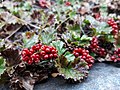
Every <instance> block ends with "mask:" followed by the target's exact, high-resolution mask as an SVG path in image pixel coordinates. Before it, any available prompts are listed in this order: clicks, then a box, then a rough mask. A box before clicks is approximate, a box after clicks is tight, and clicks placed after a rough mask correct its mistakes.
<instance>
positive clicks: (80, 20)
mask: <svg viewBox="0 0 120 90" xmlns="http://www.w3.org/2000/svg"><path fill="white" fill-rule="evenodd" d="M80 16H81V15H80ZM80 16H78V19H79V26H80V30H81V31H82V33H83V34H84V35H85V32H84V30H83V29H82V27H81V25H82V23H81V22H82V19H80Z"/></svg>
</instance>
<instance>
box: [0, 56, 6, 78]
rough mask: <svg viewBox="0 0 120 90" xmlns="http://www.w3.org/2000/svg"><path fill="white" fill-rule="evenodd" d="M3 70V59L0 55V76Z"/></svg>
mask: <svg viewBox="0 0 120 90" xmlns="http://www.w3.org/2000/svg"><path fill="white" fill-rule="evenodd" d="M4 71H5V60H4V58H3V57H0V76H1V74H3V73H4Z"/></svg>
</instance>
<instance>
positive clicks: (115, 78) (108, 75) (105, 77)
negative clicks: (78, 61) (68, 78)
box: [0, 63, 120, 90]
mask: <svg viewBox="0 0 120 90" xmlns="http://www.w3.org/2000/svg"><path fill="white" fill-rule="evenodd" d="M0 90H7V89H2V88H0ZM34 90H120V68H117V67H114V66H112V65H110V64H105V63H96V64H95V65H94V66H93V68H92V69H91V70H90V73H89V77H88V78H87V79H86V80H85V81H84V82H82V83H78V84H67V83H65V81H64V80H63V79H61V78H50V79H49V80H48V82H46V83H42V84H39V85H36V86H35V88H34Z"/></svg>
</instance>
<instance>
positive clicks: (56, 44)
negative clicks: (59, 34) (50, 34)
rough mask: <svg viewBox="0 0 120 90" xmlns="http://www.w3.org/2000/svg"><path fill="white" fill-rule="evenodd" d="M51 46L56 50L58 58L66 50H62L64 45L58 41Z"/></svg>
mask: <svg viewBox="0 0 120 90" xmlns="http://www.w3.org/2000/svg"><path fill="white" fill-rule="evenodd" d="M51 45H52V46H54V47H55V48H56V49H57V50H58V55H59V56H60V55H62V54H63V53H64V52H65V51H66V49H65V48H63V46H64V43H63V42H62V41H60V40H57V41H52V43H51Z"/></svg>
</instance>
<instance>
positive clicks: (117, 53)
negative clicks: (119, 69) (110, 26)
mask: <svg viewBox="0 0 120 90" xmlns="http://www.w3.org/2000/svg"><path fill="white" fill-rule="evenodd" d="M111 60H113V61H114V62H117V61H120V48H118V49H117V50H115V51H114V55H113V56H111Z"/></svg>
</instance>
